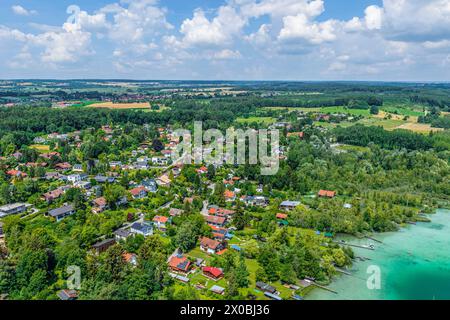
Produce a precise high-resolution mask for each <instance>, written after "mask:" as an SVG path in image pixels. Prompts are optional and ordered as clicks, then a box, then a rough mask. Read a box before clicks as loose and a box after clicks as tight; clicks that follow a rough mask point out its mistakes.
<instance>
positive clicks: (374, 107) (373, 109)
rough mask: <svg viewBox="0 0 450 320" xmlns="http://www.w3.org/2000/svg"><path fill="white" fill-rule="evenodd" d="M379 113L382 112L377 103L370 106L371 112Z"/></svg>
mask: <svg viewBox="0 0 450 320" xmlns="http://www.w3.org/2000/svg"><path fill="white" fill-rule="evenodd" d="M378 113H380V108H379V107H378V106H377V105H372V106H371V107H370V114H374V115H377V114H378Z"/></svg>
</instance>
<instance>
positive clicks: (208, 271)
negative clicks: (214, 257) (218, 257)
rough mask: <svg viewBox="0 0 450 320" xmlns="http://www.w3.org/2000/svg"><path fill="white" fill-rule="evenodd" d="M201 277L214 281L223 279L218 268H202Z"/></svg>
mask: <svg viewBox="0 0 450 320" xmlns="http://www.w3.org/2000/svg"><path fill="white" fill-rule="evenodd" d="M202 271H203V275H204V276H205V277H208V278H210V279H212V280H214V281H218V280H220V279H222V278H223V271H222V269H219V268H214V267H203V269H202Z"/></svg>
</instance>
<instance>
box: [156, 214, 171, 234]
mask: <svg viewBox="0 0 450 320" xmlns="http://www.w3.org/2000/svg"><path fill="white" fill-rule="evenodd" d="M152 221H153V224H154V225H155V226H156V227H157V228H158V229H159V230H160V231H162V232H165V231H166V230H167V227H166V224H167V223H168V222H169V218H167V217H164V216H155V217H154V218H153V220H152Z"/></svg>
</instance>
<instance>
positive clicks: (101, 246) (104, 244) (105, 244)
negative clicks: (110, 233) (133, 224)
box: [92, 239, 116, 254]
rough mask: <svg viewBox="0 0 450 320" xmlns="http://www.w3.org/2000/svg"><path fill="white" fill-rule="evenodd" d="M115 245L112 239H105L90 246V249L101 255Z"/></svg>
mask: <svg viewBox="0 0 450 320" xmlns="http://www.w3.org/2000/svg"><path fill="white" fill-rule="evenodd" d="M115 244H116V240H114V239H106V240H103V241H100V242H97V243H96V244H94V245H93V246H92V249H94V250H95V252H96V253H97V254H100V253H103V252H105V251H106V250H108V249H109V248H110V247H112V246H113V245H115Z"/></svg>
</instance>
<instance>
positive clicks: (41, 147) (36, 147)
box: [30, 144, 50, 153]
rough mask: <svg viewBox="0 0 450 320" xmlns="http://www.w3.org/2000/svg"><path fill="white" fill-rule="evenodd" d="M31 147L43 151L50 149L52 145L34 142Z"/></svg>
mask: <svg viewBox="0 0 450 320" xmlns="http://www.w3.org/2000/svg"><path fill="white" fill-rule="evenodd" d="M30 148H31V149H34V150H37V151H39V152H42V153H44V152H49V151H50V146H46V145H45V144H33V145H31V146H30Z"/></svg>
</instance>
